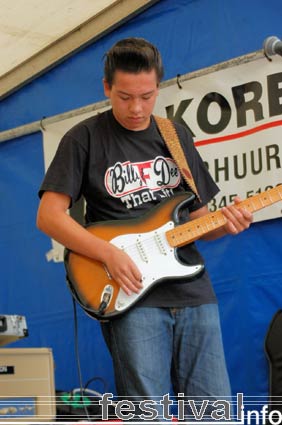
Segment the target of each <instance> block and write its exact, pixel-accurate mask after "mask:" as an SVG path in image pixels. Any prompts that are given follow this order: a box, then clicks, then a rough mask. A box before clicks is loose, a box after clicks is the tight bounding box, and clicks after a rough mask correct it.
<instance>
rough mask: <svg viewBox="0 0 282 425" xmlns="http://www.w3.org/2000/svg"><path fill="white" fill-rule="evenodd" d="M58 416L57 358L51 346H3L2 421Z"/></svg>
mask: <svg viewBox="0 0 282 425" xmlns="http://www.w3.org/2000/svg"><path fill="white" fill-rule="evenodd" d="M55 418H56V397H55V385H54V362H53V355H52V351H51V349H49V348H1V349H0V423H2V422H13V423H16V422H22V421H24V422H27V423H29V422H37V423H38V422H43V421H44V422H52V421H54V419H55Z"/></svg>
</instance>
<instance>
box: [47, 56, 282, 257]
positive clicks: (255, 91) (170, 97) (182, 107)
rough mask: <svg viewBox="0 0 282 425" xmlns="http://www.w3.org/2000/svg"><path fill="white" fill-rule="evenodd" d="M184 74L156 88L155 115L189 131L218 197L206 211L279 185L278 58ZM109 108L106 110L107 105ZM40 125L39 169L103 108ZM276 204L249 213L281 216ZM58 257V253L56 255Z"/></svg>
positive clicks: (281, 90)
mask: <svg viewBox="0 0 282 425" xmlns="http://www.w3.org/2000/svg"><path fill="white" fill-rule="evenodd" d="M234 63H235V61H234V60H233V61H232V66H227V67H222V69H220V66H219V67H218V68H219V69H218V70H215V69H214V67H213V68H211V70H210V72H209V71H208V70H207V71H206V72H205V73H204V75H201V73H200V72H199V73H198V75H195V74H194V75H192V74H190V76H189V74H187V75H186V76H183V77H182V78H181V79H180V81H179V82H176V81H175V80H173V81H172V82H171V83H170V82H169V81H168V82H165V83H164V84H162V86H161V90H160V94H159V97H158V100H157V104H156V108H155V113H156V114H157V115H160V116H163V117H168V118H171V119H173V120H175V121H177V122H180V123H182V124H184V125H186V126H188V127H189V129H190V130H191V131H192V133H193V135H194V141H195V145H196V146H197V149H198V150H199V152H200V154H201V156H202V158H203V159H204V161H205V162H206V164H207V166H208V169H209V171H210V174H211V175H212V177H213V178H214V180H215V181H216V183H217V184H218V186H219V187H220V189H221V191H220V193H219V194H218V195H217V196H216V197H215V198H214V199H213V200H212V202H211V203H210V205H209V208H210V210H211V211H215V210H217V209H220V208H222V207H223V206H225V205H228V204H230V203H232V201H233V199H234V197H235V196H237V195H238V196H240V197H241V198H242V199H245V198H248V197H250V196H252V195H254V194H257V193H260V192H263V191H265V190H267V189H268V188H272V187H275V186H276V185H278V184H282V152H281V151H282V143H281V139H282V59H281V57H273V60H272V61H269V60H267V59H266V58H264V57H261V58H259V59H256V60H254V61H250V62H247V63H240V64H236V63H235V64H234ZM108 107H109V106H108ZM108 107H107V106H106V107H105V103H103V108H102V109H95V112H93V111H92V112H88V113H86V114H83V115H82V114H80V115H77V116H75V117H72V118H70V119H66V120H63V121H60V122H56V123H55V124H50V125H48V126H46V128H45V131H44V132H43V135H44V160H45V167H46V169H47V167H48V166H49V164H50V161H51V159H52V157H53V155H54V153H55V151H56V148H57V146H58V143H59V141H60V139H61V137H62V135H63V134H64V133H65V132H66V131H67V130H68V129H69V128H70V127H71V126H73V125H74V124H76V123H77V122H79V121H81V120H83V119H85V118H87V117H89V116H91V115H95V114H96V113H98V112H102V111H103V110H105V109H107V108H108ZM281 214H282V207H281V204H280V203H277V204H274V205H272V206H270V207H268V208H266V209H264V210H261V211H259V212H258V213H256V214H255V217H254V219H255V221H261V220H266V219H273V218H277V217H281ZM59 257H61V254H60V255H59Z"/></svg>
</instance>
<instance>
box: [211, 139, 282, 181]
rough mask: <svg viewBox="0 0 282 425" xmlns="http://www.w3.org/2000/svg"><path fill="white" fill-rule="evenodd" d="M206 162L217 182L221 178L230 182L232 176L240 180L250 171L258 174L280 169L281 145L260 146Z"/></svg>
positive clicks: (281, 165)
mask: <svg viewBox="0 0 282 425" xmlns="http://www.w3.org/2000/svg"><path fill="white" fill-rule="evenodd" d="M205 164H206V166H207V168H208V170H209V171H210V173H211V175H212V176H213V178H214V180H215V181H216V183H218V182H219V181H220V180H224V181H226V182H228V181H229V180H230V178H232V177H234V178H235V179H237V180H240V179H243V178H245V177H246V176H247V174H248V173H251V174H253V175H258V174H260V173H262V172H263V171H264V170H267V171H270V170H278V169H281V167H282V164H281V157H280V150H279V145H276V144H273V145H268V146H264V147H263V148H262V147H260V148H258V149H257V151H255V150H251V151H249V152H243V153H238V154H237V155H232V156H230V157H229V156H225V157H223V158H215V159H214V160H213V162H205Z"/></svg>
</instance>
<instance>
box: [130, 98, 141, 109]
mask: <svg viewBox="0 0 282 425" xmlns="http://www.w3.org/2000/svg"><path fill="white" fill-rule="evenodd" d="M130 110H131V111H132V112H139V111H141V110H142V101H141V99H139V98H134V99H132V100H131V102H130Z"/></svg>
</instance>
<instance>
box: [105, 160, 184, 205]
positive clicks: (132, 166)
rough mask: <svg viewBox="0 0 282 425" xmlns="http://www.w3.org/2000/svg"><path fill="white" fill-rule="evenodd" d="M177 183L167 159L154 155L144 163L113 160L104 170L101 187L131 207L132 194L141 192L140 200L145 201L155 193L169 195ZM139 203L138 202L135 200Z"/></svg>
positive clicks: (173, 165) (175, 169) (174, 169)
mask: <svg viewBox="0 0 282 425" xmlns="http://www.w3.org/2000/svg"><path fill="white" fill-rule="evenodd" d="M179 183H180V173H179V170H178V167H177V165H176V163H175V162H174V161H173V160H172V159H171V158H164V157H162V156H158V157H156V158H155V159H153V160H150V161H144V162H134V163H133V162H130V161H127V162H123V163H121V162H116V163H115V164H114V165H113V166H112V167H110V168H108V170H107V171H106V173H105V187H106V189H107V191H108V193H109V194H110V195H111V196H113V197H115V198H120V199H121V201H122V202H124V203H125V204H126V207H127V208H132V207H133V206H134V199H136V198H134V197H133V195H134V193H136V192H141V191H142V198H140V201H141V203H143V202H149V201H151V200H152V199H155V198H154V194H155V193H156V192H161V193H162V194H163V196H162V197H164V196H166V197H167V196H171V195H172V193H173V192H172V190H173V189H174V188H175V187H177V186H178V185H179ZM138 203H139V204H140V202H138Z"/></svg>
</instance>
